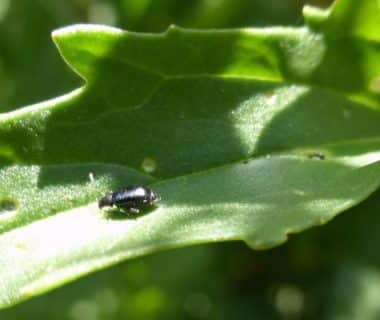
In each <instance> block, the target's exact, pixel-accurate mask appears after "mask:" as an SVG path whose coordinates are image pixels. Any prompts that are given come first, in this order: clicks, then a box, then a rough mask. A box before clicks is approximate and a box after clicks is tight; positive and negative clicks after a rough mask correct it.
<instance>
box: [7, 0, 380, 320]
mask: <svg viewBox="0 0 380 320" xmlns="http://www.w3.org/2000/svg"><path fill="white" fill-rule="evenodd" d="M330 2H331V1H313V2H310V1H308V3H312V4H315V5H318V6H323V7H325V6H327V5H328V4H329V3H330ZM304 3H305V1H297V0H183V1H178V0H177V1H175V0H154V1H153V0H119V1H100V0H98V1H90V0H66V1H64V0H35V1H30V0H17V1H11V0H0V88H1V90H0V111H1V112H5V111H10V110H14V109H17V108H19V107H20V106H24V105H29V104H32V103H35V102H38V101H43V100H46V99H48V98H51V97H54V96H57V95H61V94H63V93H67V92H69V91H70V90H72V89H74V88H76V87H78V86H80V85H82V84H83V82H82V80H81V79H79V78H78V77H77V76H76V75H75V74H74V73H73V72H71V71H70V70H69V68H68V67H67V66H66V65H65V64H64V62H63V60H62V59H61V58H60V57H59V54H58V52H57V50H56V49H55V47H54V44H53V43H52V41H51V40H50V33H51V31H52V30H54V29H56V28H59V27H62V26H66V25H69V24H73V23H87V22H91V23H102V24H108V25H114V26H117V27H121V28H125V29H128V30H134V31H143V32H162V31H164V30H165V29H166V28H167V27H168V26H169V25H170V24H177V25H180V26H183V27H193V28H231V27H251V26H271V25H293V26H300V25H302V23H303V20H302V15H301V10H302V6H303V5H304ZM379 212H380V192H377V193H376V194H374V195H373V196H371V197H370V199H368V200H367V201H365V202H363V203H362V204H361V205H359V206H358V207H356V208H353V209H351V210H349V211H348V212H345V213H344V214H342V215H340V216H339V217H338V218H336V219H335V220H334V221H332V222H330V223H329V224H327V225H326V226H323V227H319V228H314V229H311V230H309V231H306V232H303V233H302V234H300V235H295V236H291V238H290V240H289V241H288V242H287V243H286V244H284V245H283V246H280V247H278V248H275V249H272V250H267V251H252V250H251V249H249V248H247V247H246V245H245V244H244V243H241V242H236V243H219V244H209V245H202V246H195V247H191V248H184V249H179V250H173V251H168V252H162V253H157V254H154V255H151V256H148V257H145V258H140V259H136V260H132V261H128V262H126V263H124V264H121V265H118V266H115V267H113V268H110V269H108V270H105V271H101V272H98V273H96V274H93V275H91V276H88V277H86V278H83V279H81V280H79V281H76V282H74V283H72V284H69V285H67V286H65V287H63V288H60V289H57V290H55V291H53V292H52V293H49V294H47V295H44V296H42V297H38V298H35V299H32V300H30V301H28V302H25V303H23V304H20V305H19V306H16V307H14V308H12V309H9V310H4V311H0V319H1V320H8V319H12V320H13V319H17V320H23V319H28V320H30V319H55V320H57V319H58V320H59V319H72V320H79V319H80V320H99V319H111V320H112V319H380V254H378V249H377V244H378V243H379V241H380V235H379V232H378V230H377V228H376V226H377V225H380V216H379V215H378V213H379Z"/></svg>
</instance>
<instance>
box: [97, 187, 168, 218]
mask: <svg viewBox="0 0 380 320" xmlns="http://www.w3.org/2000/svg"><path fill="white" fill-rule="evenodd" d="M160 200H161V197H160V196H159V195H158V193H156V192H154V191H153V190H152V189H150V188H147V187H144V186H127V187H125V188H122V189H120V190H117V191H115V192H110V193H108V194H106V195H105V196H104V197H103V198H101V199H100V200H99V203H98V205H99V208H100V209H101V208H103V207H117V208H119V209H121V210H123V211H126V212H133V213H138V212H140V209H141V208H142V207H145V206H149V205H152V204H155V203H157V202H158V201H160Z"/></svg>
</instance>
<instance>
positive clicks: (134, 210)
mask: <svg viewBox="0 0 380 320" xmlns="http://www.w3.org/2000/svg"><path fill="white" fill-rule="evenodd" d="M128 211H129V212H132V213H139V212H140V210H139V209H138V208H135V207H131V208H129V209H128Z"/></svg>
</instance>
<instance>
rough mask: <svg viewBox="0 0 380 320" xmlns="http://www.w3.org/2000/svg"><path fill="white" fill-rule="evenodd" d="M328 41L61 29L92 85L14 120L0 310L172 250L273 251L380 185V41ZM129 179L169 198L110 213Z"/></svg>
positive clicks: (7, 155)
mask: <svg viewBox="0 0 380 320" xmlns="http://www.w3.org/2000/svg"><path fill="white" fill-rule="evenodd" d="M367 2H370V0H368V1H363V3H367ZM363 5H364V4H363ZM331 10H332V11H331V12H337V11H336V10H338V11H339V10H343V9H339V6H336V7H334V8H333V9H331ZM334 10H335V11H334ZM363 10H364V9H363ZM331 12H330V13H329V14H326V15H325V16H323V17H322V18H320V20H319V22H321V21H325V22H324V23H327V22H328V21H333V20H332V18H331V16H332V13H331ZM313 14H314V18H315V17H316V16H317V15H316V14H315V13H313V12H312V13H311V15H309V17H310V16H312V15H313ZM324 19H325V20H324ZM326 21H327V22H326ZM331 23H332V22H331ZM321 30H322V31H321ZM321 30H319V31H318V30H315V29H311V28H306V27H304V28H298V29H294V28H269V29H243V30H224V31H223V30H222V31H215V30H214V31H195V30H184V29H179V28H175V27H173V28H171V29H169V30H168V31H167V32H166V33H164V34H159V35H153V34H136V33H129V32H124V31H121V30H118V29H114V28H108V27H102V26H85V25H80V26H72V27H67V28H64V29H60V30H58V31H56V32H54V34H53V37H54V40H55V42H56V43H57V45H58V47H59V50H60V52H61V54H62V55H63V57H64V58H65V59H66V61H67V62H68V64H69V65H70V66H71V67H72V68H73V69H74V70H75V71H76V72H77V73H78V74H79V75H81V76H82V77H83V78H84V79H85V80H86V85H85V86H84V87H83V88H80V89H78V90H76V91H74V92H72V93H69V94H67V95H65V96H62V97H59V98H56V99H53V100H50V101H46V102H43V103H40V104H37V105H33V106H29V107H25V108H22V109H20V110H17V111H14V112H11V113H7V114H2V115H1V116H0V142H1V143H0V159H1V160H2V162H3V163H4V165H3V166H2V168H1V169H0V181H1V184H0V197H1V198H0V252H1V255H0V266H1V269H0V306H2V307H5V306H9V305H12V304H14V303H16V302H19V301H22V300H25V299H27V298H29V297H31V296H33V295H36V294H38V293H41V292H44V291H46V290H48V289H50V288H53V287H56V286H59V285H61V284H63V283H65V282H67V281H69V280H72V279H75V278H77V277H79V276H81V275H84V274H86V273H88V272H90V271H93V270H97V269H100V268H104V267H106V266H108V265H111V264H114V263H116V262H119V261H122V260H124V259H126V258H131V257H135V256H140V255H143V254H147V253H150V252H154V251H157V250H162V249H166V248H173V247H178V246H185V245H191V244H196V243H201V242H212V241H226V240H244V241H245V242H246V243H247V244H248V245H250V246H251V247H253V248H257V249H263V248H268V247H271V246H275V245H278V244H280V243H282V242H284V241H285V240H286V238H287V235H288V234H289V233H294V232H300V231H302V230H304V229H305V228H308V227H311V226H314V225H319V224H322V223H325V222H326V221H328V220H330V219H331V218H332V217H334V216H335V215H336V214H338V213H339V212H342V211H344V210H345V209H347V208H349V207H351V206H353V205H355V204H356V203H358V202H360V201H362V200H363V199H365V198H366V197H367V196H368V195H369V194H370V193H371V192H373V191H374V190H376V189H377V188H378V187H379V183H380V179H379V177H380V161H379V160H380V147H379V146H380V126H379V123H380V112H379V95H378V92H377V91H376V90H377V87H376V82H373V81H374V79H375V78H376V75H377V74H379V69H378V68H379V66H378V64H377V65H376V64H375V63H374V62H375V61H379V56H380V53H379V50H378V45H377V40H376V39H374V40H373V41H368V39H366V38H364V37H362V38H361V37H356V36H355V37H351V36H348V37H343V36H341V35H340V34H339V33H334V31H332V30H333V29H328V28H326V29H323V28H322V29H321ZM326 30H327V31H326ZM333 35H335V38H334V37H332V36H333ZM358 54H359V57H360V59H359V62H358V63H356V62H357V61H358V58H357V57H358ZM338 61H339V68H338V67H337V62H338ZM354 62H355V63H354ZM89 177H91V179H90V178H89ZM92 177H93V178H92ZM128 184H146V185H149V186H150V187H152V188H153V189H154V190H156V191H157V192H158V193H159V194H160V195H161V197H162V201H161V202H160V203H159V205H158V206H157V207H154V208H152V209H151V210H148V212H143V213H141V214H139V215H136V216H133V215H130V216H126V215H123V214H121V213H113V214H111V213H109V214H106V213H104V212H101V211H100V210H99V209H98V208H97V199H99V197H101V196H102V195H103V194H104V193H105V192H108V191H109V190H115V189H117V188H119V187H122V186H125V185H128Z"/></svg>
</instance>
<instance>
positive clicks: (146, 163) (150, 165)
mask: <svg viewBox="0 0 380 320" xmlns="http://www.w3.org/2000/svg"><path fill="white" fill-rule="evenodd" d="M141 168H142V169H143V170H144V171H145V172H147V173H152V172H154V171H156V168H157V163H156V161H155V160H154V159H152V158H148V157H147V158H145V159H144V160H143V162H142V163H141Z"/></svg>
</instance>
